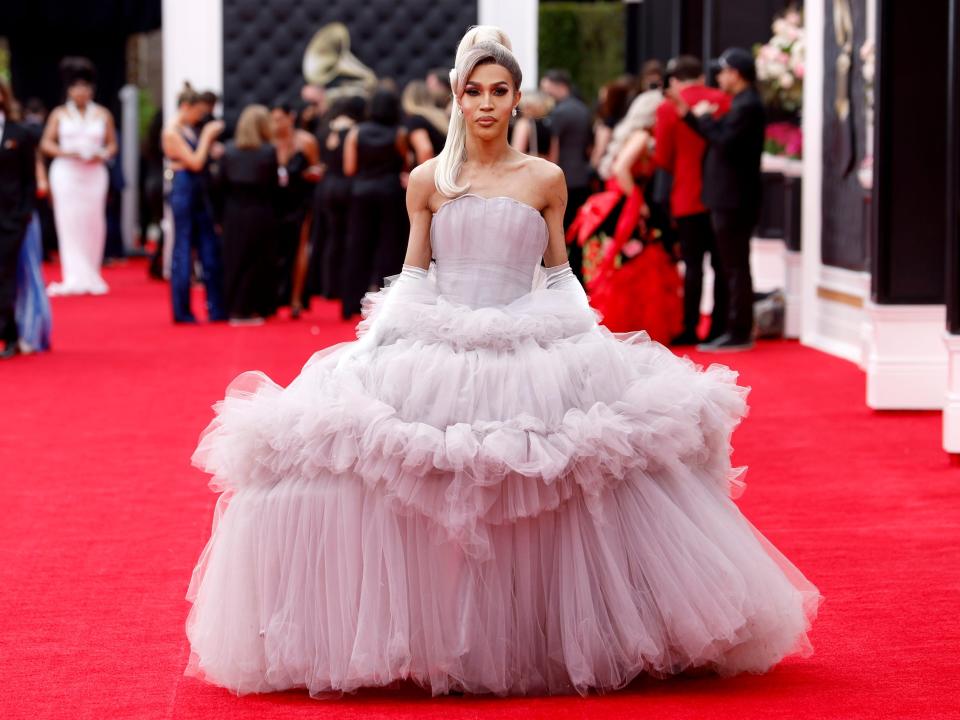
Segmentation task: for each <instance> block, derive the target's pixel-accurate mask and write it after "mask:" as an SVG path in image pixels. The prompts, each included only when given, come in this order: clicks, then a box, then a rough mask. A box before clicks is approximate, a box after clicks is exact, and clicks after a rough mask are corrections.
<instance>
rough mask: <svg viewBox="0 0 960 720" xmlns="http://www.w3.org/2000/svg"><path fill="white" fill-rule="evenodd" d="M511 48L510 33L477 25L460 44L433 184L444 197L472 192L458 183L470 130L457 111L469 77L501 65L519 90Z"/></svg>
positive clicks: (520, 79)
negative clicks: (450, 106) (483, 67)
mask: <svg viewBox="0 0 960 720" xmlns="http://www.w3.org/2000/svg"><path fill="white" fill-rule="evenodd" d="M511 50H512V45H511V44H510V38H509V37H507V34H506V33H505V32H504V31H503V30H501V29H500V28H498V27H495V26H493V25H477V26H475V27H472V28H470V29H469V30H467V33H466V34H465V35H464V36H463V39H462V40H460V44H459V45H457V58H456V62H455V65H454V68H453V69H452V70H451V71H450V89H451V90H452V91H453V112H451V113H450V122H449V125H448V127H447V141H446V143H444V146H443V150H442V151H440V154H439V155H437V163H436V170H435V172H434V183H435V184H436V186H437V190H438V191H439V192H440V194H441V195H444V196H445V197H449V198H454V197H457V196H459V195H463V193H465V192H467V190H469V189H470V186H469V184H467V185H459V184H458V183H457V180H458V178H459V175H460V169H461V168H462V167H463V162H464V160H466V159H467V158H466V152H467V145H466V143H467V134H466V133H467V130H466V121H465V119H464V117H463V113H462V112H458V108H459V106H460V97H461V96H462V95H463V91H464V89H465V87H466V84H467V80H469V79H470V74H471V73H472V72H473V71H474V69H475V68H476V67H477V66H479V65H500V66H501V67H503V68H505V69H506V70H507V72H509V73H510V77H511V79H512V80H513V89H514V92H517V91H518V90H519V89H520V84H521V82H522V81H523V74H522V73H521V72H520V64H519V63H518V62H517V59H516V58H515V57H514V56H513V52H512V51H511Z"/></svg>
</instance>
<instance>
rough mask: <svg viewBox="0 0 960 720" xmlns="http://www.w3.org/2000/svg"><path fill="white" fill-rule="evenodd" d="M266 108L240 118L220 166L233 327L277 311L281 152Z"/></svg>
mask: <svg viewBox="0 0 960 720" xmlns="http://www.w3.org/2000/svg"><path fill="white" fill-rule="evenodd" d="M272 140H273V126H272V121H271V119H270V111H269V110H268V109H267V108H266V107H265V106H264V105H248V106H247V107H246V108H244V110H243V112H242V113H240V119H239V120H238V121H237V132H236V136H235V137H234V139H233V141H232V142H230V143H228V144H227V150H226V153H224V156H223V159H222V161H221V163H220V172H221V179H220V183H221V188H222V192H223V197H224V208H223V260H224V266H225V269H226V281H225V283H224V287H225V290H226V292H225V297H226V303H227V312H228V313H229V314H230V323H231V324H233V325H247V324H260V323H262V322H263V319H264V318H266V317H268V316H270V315H272V314H273V313H274V311H275V310H276V306H277V298H276V293H277V290H276V281H277V273H276V267H277V239H278V238H277V205H278V199H279V193H278V189H279V180H278V177H279V176H278V172H277V171H278V165H277V151H276V149H275V148H274V146H273V145H272V144H271V141H272Z"/></svg>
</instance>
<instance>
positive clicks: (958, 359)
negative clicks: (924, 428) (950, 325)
mask: <svg viewBox="0 0 960 720" xmlns="http://www.w3.org/2000/svg"><path fill="white" fill-rule="evenodd" d="M946 344H947V392H946V396H945V399H944V403H943V449H944V450H946V451H947V452H948V453H954V454H958V453H960V337H958V336H956V335H950V334H949V333H947V334H946Z"/></svg>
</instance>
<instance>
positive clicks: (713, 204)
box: [684, 88, 766, 212]
mask: <svg viewBox="0 0 960 720" xmlns="http://www.w3.org/2000/svg"><path fill="white" fill-rule="evenodd" d="M684 121H685V122H686V123H687V124H688V125H689V126H690V127H692V128H693V129H694V130H696V131H697V132H698V133H700V135H702V136H703V137H704V138H705V139H706V141H707V152H706V154H705V155H704V159H703V204H704V205H706V206H707V207H708V208H709V209H710V210H742V211H745V212H756V211H758V210H759V209H760V199H761V192H762V184H761V179H760V156H761V154H762V153H763V139H764V132H765V128H766V116H765V113H764V110H763V102H762V101H761V100H760V96H759V95H758V94H757V91H756V90H755V89H753V88H748V89H747V90H744V91H743V92H741V93H740V94H739V95H737V96H735V97H734V98H733V102H732V104H731V105H730V112H728V113H727V114H726V115H723V116H722V117H720V118H714V117H711V116H710V115H704V116H703V117H697V116H696V115H694V114H693V113H692V112H689V113H687V114H686V116H685V117H684Z"/></svg>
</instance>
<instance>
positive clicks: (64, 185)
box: [40, 58, 117, 295]
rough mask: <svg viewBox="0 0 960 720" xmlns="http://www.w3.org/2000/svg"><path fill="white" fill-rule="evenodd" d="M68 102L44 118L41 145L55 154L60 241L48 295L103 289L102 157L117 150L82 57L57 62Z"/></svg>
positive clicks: (104, 184)
mask: <svg viewBox="0 0 960 720" xmlns="http://www.w3.org/2000/svg"><path fill="white" fill-rule="evenodd" d="M61 72H62V73H63V76H64V83H65V84H66V86H67V102H66V103H64V104H63V105H61V106H60V107H57V108H55V109H54V111H53V112H52V113H50V118H49V119H48V120H47V126H46V128H45V129H44V132H43V138H42V140H41V142H40V149H41V150H42V151H43V153H44V154H46V155H47V156H49V157H51V158H53V163H52V164H51V165H50V195H51V198H52V199H53V215H54V220H55V222H56V226H57V238H58V242H59V246H60V266H61V270H62V274H63V278H62V280H61V281H60V282H55V283H51V284H50V286H49V287H48V288H47V292H48V293H49V294H50V295H83V294H92V295H103V294H104V293H106V292H107V290H108V287H107V283H106V282H104V280H103V278H102V277H101V275H100V266H101V264H102V262H103V248H104V244H105V243H106V240H107V223H106V202H107V185H108V182H109V176H108V171H107V167H106V162H107V161H108V160H109V159H110V158H112V157H113V156H114V155H115V154H116V152H117V139H116V131H115V129H114V124H113V117H112V116H111V115H110V112H109V111H108V110H107V109H106V108H104V107H102V106H100V105H97V104H96V103H94V102H93V90H94V86H93V82H94V69H93V65H92V64H91V63H90V61H89V60H86V59H85V58H67V59H65V60H64V61H63V63H62V64H61Z"/></svg>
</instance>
